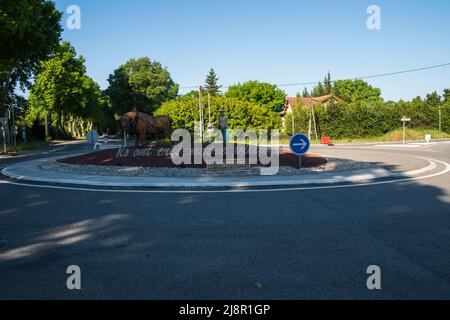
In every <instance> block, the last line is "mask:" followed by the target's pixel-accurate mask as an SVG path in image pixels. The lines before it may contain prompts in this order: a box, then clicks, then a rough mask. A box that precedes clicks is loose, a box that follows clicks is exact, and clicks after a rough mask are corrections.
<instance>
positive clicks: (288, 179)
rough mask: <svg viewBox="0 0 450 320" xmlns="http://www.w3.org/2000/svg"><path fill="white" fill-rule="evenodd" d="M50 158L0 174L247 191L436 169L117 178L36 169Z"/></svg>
mask: <svg viewBox="0 0 450 320" xmlns="http://www.w3.org/2000/svg"><path fill="white" fill-rule="evenodd" d="M60 158H62V156H59V157H53V158H46V159H39V160H32V161H27V162H22V163H18V164H15V165H12V166H9V167H7V168H4V169H3V170H1V173H2V174H3V175H4V176H6V177H9V178H11V179H14V180H16V181H19V182H32V183H46V184H56V185H76V186H90V187H113V188H160V189H173V188H197V189H198V188H249V187H283V186H306V185H334V184H349V183H350V184H356V183H361V182H367V181H374V180H378V179H384V178H389V177H413V176H416V175H419V174H423V173H426V172H429V171H432V170H434V169H436V167H437V165H436V163H434V162H433V161H432V160H430V159H426V158H421V157H417V158H418V159H422V160H426V161H427V162H428V166H426V167H424V168H420V169H417V170H413V171H409V172H398V173H396V172H391V171H388V170H386V169H383V168H375V169H361V170H353V171H341V172H335V173H323V174H320V175H319V176H318V175H317V174H304V175H298V176H281V177H280V176H257V177H198V178H192V177H190V178H189V177H186V178H181V177H176V178H175V177H168V178H162V177H120V176H94V175H92V176H87V175H84V174H75V173H59V172H49V171H45V170H43V169H41V168H40V167H39V165H40V164H41V163H42V162H46V161H49V160H57V159H60Z"/></svg>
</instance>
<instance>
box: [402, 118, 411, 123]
mask: <svg viewBox="0 0 450 320" xmlns="http://www.w3.org/2000/svg"><path fill="white" fill-rule="evenodd" d="M410 121H411V118H403V119H402V122H410Z"/></svg>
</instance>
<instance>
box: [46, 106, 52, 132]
mask: <svg viewBox="0 0 450 320" xmlns="http://www.w3.org/2000/svg"><path fill="white" fill-rule="evenodd" d="M51 121H52V113H51V112H50V111H48V112H47V115H46V116H45V138H48V137H50V122H51Z"/></svg>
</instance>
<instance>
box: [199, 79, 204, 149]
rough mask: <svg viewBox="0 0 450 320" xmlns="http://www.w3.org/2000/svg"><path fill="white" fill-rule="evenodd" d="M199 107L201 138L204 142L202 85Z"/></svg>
mask: <svg viewBox="0 0 450 320" xmlns="http://www.w3.org/2000/svg"><path fill="white" fill-rule="evenodd" d="M198 97H199V109H200V139H201V143H203V96H202V87H200V88H199V93H198Z"/></svg>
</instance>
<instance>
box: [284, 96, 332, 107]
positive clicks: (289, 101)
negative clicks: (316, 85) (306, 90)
mask: <svg viewBox="0 0 450 320" xmlns="http://www.w3.org/2000/svg"><path fill="white" fill-rule="evenodd" d="M331 98H333V96H332V95H331V94H329V95H326V96H321V97H313V98H296V97H287V98H286V102H287V104H288V105H291V106H295V105H296V104H297V102H300V103H301V104H305V105H309V104H310V103H311V99H312V102H313V103H321V102H324V101H327V100H329V99H331Z"/></svg>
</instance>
